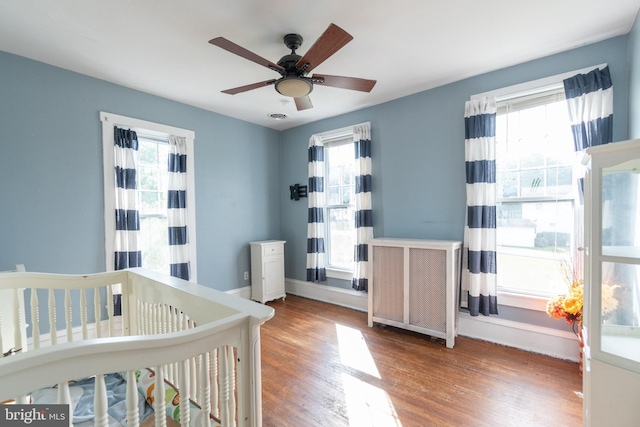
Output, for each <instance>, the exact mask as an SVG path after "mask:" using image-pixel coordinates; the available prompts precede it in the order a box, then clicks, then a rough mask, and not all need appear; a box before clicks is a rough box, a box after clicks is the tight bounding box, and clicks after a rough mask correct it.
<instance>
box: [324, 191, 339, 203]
mask: <svg viewBox="0 0 640 427" xmlns="http://www.w3.org/2000/svg"><path fill="white" fill-rule="evenodd" d="M327 204H328V205H339V204H341V203H340V187H329V188H328V190H327Z"/></svg>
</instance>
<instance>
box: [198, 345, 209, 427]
mask: <svg viewBox="0 0 640 427" xmlns="http://www.w3.org/2000/svg"><path fill="white" fill-rule="evenodd" d="M198 361H199V369H198V379H199V381H198V385H199V387H200V388H199V390H198V403H199V404H200V408H201V409H200V411H201V416H200V419H201V421H202V424H201V425H200V427H211V421H210V419H209V414H210V413H211V400H210V399H211V386H210V384H209V376H210V372H209V353H205V354H201V355H200V356H198Z"/></svg>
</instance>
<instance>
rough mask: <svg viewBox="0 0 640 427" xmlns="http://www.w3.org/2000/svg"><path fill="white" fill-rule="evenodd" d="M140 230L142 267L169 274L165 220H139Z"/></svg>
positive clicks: (153, 218)
mask: <svg viewBox="0 0 640 427" xmlns="http://www.w3.org/2000/svg"><path fill="white" fill-rule="evenodd" d="M140 229H141V233H140V250H141V251H142V266H143V267H144V268H148V269H151V270H154V271H157V272H159V273H163V274H170V272H169V243H168V238H167V235H168V231H167V218H166V217H164V218H162V217H148V218H144V217H143V218H140Z"/></svg>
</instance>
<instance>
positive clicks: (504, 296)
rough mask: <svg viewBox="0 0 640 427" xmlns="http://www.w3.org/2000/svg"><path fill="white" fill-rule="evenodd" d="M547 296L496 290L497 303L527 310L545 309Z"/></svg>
mask: <svg viewBox="0 0 640 427" xmlns="http://www.w3.org/2000/svg"><path fill="white" fill-rule="evenodd" d="M548 300H549V299H548V298H547V297H541V296H537V295H523V294H516V293H513V292H501V291H498V304H499V305H508V306H510V307H518V308H526V309H527V310H535V311H546V310H547V301H548Z"/></svg>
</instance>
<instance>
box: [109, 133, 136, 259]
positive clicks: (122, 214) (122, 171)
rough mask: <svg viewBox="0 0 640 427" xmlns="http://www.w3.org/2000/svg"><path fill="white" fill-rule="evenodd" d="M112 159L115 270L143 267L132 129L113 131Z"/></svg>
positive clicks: (134, 139) (134, 134)
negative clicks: (113, 174) (114, 187)
mask: <svg viewBox="0 0 640 427" xmlns="http://www.w3.org/2000/svg"><path fill="white" fill-rule="evenodd" d="M113 140H114V141H113V158H114V166H115V167H114V172H115V185H116V189H115V216H116V235H115V238H114V264H113V268H114V269H115V270H122V269H125V268H130V267H140V266H141V265H142V253H141V251H140V249H139V248H138V238H139V236H140V212H139V200H138V184H137V167H136V165H137V159H138V135H137V134H136V132H134V131H132V130H129V129H120V128H118V127H116V126H114V128H113Z"/></svg>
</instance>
